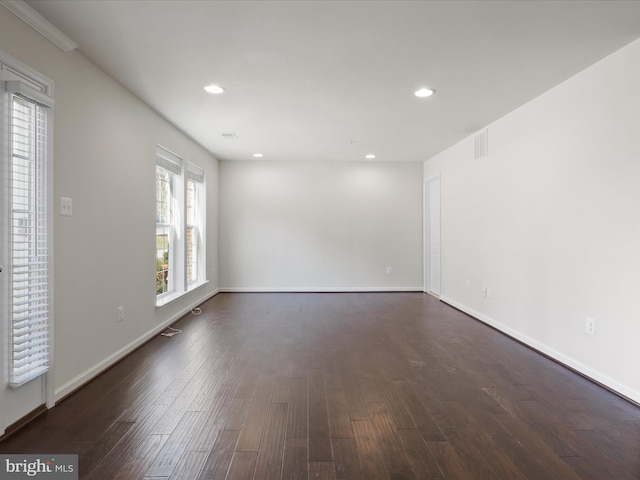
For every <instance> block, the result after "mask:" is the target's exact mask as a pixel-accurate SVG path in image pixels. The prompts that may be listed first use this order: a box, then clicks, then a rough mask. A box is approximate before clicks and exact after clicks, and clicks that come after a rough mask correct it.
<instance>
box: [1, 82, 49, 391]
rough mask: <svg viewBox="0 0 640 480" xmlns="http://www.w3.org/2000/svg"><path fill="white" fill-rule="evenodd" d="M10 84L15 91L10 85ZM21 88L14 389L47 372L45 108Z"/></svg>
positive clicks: (16, 110) (14, 96) (16, 100)
mask: <svg viewBox="0 0 640 480" xmlns="http://www.w3.org/2000/svg"><path fill="white" fill-rule="evenodd" d="M11 84H13V85H11ZM20 85H21V84H20V83H19V82H7V91H9V93H10V135H11V136H10V138H11V140H10V177H11V178H10V192H9V203H10V215H11V219H10V231H9V236H10V239H9V246H10V262H11V270H10V280H9V288H10V295H11V300H10V302H11V305H10V362H9V368H10V371H9V384H10V386H12V387H18V386H20V385H23V384H25V383H27V382H28V381H30V380H32V379H34V378H36V377H37V376H39V375H42V374H43V373H45V372H46V371H47V370H48V369H49V358H50V354H49V348H50V340H49V328H50V308H49V306H50V298H49V294H50V287H49V283H50V275H49V254H50V252H49V225H48V209H49V205H48V195H49V192H48V179H47V169H48V166H47V111H46V110H47V108H46V106H44V105H42V104H41V103H38V102H37V101H34V100H32V99H30V98H27V97H26V96H23V95H26V94H28V93H29V92H28V90H25V89H20V88H19V87H20Z"/></svg>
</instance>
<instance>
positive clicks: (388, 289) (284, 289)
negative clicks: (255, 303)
mask: <svg viewBox="0 0 640 480" xmlns="http://www.w3.org/2000/svg"><path fill="white" fill-rule="evenodd" d="M422 291H423V287H422V286H420V287H357V288H352V287H348V288H347V287H335V288H333V287H277V288H261V287H256V288H252V287H227V288H221V289H220V292H227V293H342V292H344V293H359V292H422Z"/></svg>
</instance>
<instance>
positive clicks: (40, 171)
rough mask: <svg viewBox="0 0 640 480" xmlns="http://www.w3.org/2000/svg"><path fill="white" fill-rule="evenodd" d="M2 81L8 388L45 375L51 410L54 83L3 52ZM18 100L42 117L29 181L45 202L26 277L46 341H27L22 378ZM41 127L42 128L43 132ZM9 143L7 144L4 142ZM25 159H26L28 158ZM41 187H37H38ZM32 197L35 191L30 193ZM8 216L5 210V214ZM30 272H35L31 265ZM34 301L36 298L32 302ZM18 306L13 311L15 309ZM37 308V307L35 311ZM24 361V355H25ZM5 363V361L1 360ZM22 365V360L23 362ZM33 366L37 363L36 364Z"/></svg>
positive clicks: (40, 209) (0, 123)
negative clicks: (17, 278)
mask: <svg viewBox="0 0 640 480" xmlns="http://www.w3.org/2000/svg"><path fill="white" fill-rule="evenodd" d="M0 82H2V85H3V87H4V88H0V95H1V100H0V112H1V116H2V119H1V120H0V127H2V128H1V129H2V132H3V143H4V144H5V147H4V148H3V149H2V151H0V155H2V157H3V160H2V162H1V163H2V165H3V169H4V168H6V169H7V170H6V171H5V170H3V173H2V175H1V176H2V177H3V178H5V179H6V180H3V181H6V182H7V183H6V184H5V187H6V190H5V192H6V193H5V195H4V197H3V199H2V202H0V203H2V205H3V208H6V212H7V213H8V214H9V215H8V217H9V218H6V219H5V220H3V221H2V222H0V235H2V236H3V238H6V239H7V240H8V242H7V243H8V244H7V245H5V247H4V249H3V252H2V253H3V257H6V258H7V259H8V261H9V265H6V267H7V268H6V269H5V272H4V273H3V275H5V278H4V279H3V282H4V285H5V289H4V295H6V297H3V298H2V302H0V303H2V304H4V305H6V307H3V308H7V310H6V311H5V313H7V314H8V315H9V317H8V318H7V325H0V328H3V329H4V328H7V329H9V331H8V332H7V347H8V349H9V350H8V352H7V355H8V356H9V357H8V362H9V363H8V364H7V368H8V372H7V377H6V378H7V385H8V386H10V387H11V388H14V389H17V388H19V387H21V386H22V385H25V384H27V383H29V382H31V381H32V380H35V379H36V378H40V377H42V378H43V379H44V383H43V386H44V392H43V393H44V400H45V402H46V405H47V406H48V407H52V406H53V405H54V402H55V392H54V384H53V381H52V378H53V377H52V376H53V370H54V348H53V346H54V342H53V332H54V307H53V300H54V297H53V279H54V273H53V252H54V244H53V226H54V222H53V208H54V201H53V171H54V168H53V123H54V122H53V120H54V114H53V107H54V99H53V80H51V79H50V78H48V77H46V76H44V75H41V74H40V73H38V72H37V71H35V70H33V69H31V68H30V67H28V66H27V65H25V64H23V63H22V62H20V61H18V60H16V59H14V58H13V57H11V56H9V55H7V54H5V53H4V52H0ZM14 97H17V98H20V99H22V100H21V101H24V102H26V103H29V104H30V105H32V106H33V107H34V111H35V112H36V115H37V116H40V119H39V120H38V119H37V118H36V119H34V122H35V124H34V125H35V128H36V130H37V134H35V133H34V136H37V135H40V136H42V137H43V138H42V139H41V140H38V139H37V138H34V139H33V141H34V147H35V148H37V149H38V153H37V154H35V155H34V156H33V158H32V159H30V160H29V161H32V162H34V163H33V167H32V168H33V169H34V170H32V172H36V174H35V177H34V179H33V180H32V181H31V182H30V188H32V189H34V191H36V190H37V191H36V196H35V197H33V198H34V199H36V198H37V201H38V202H41V204H40V206H39V207H36V208H35V209H34V212H35V214H36V215H37V217H38V218H39V220H37V221H36V226H35V227H33V226H32V227H29V228H34V229H35V230H34V231H35V233H32V234H31V235H30V239H29V240H28V241H29V242H33V243H35V244H36V247H35V250H38V252H39V253H36V254H35V257H33V255H34V254H33V250H32V252H31V255H32V258H34V259H35V260H36V261H37V262H38V264H39V265H40V269H39V271H38V272H30V273H28V274H27V275H28V276H29V277H30V278H31V280H29V282H31V281H35V280H34V277H32V275H34V274H35V275H36V276H37V277H38V282H39V284H40V285H41V287H40V288H39V295H40V297H39V298H38V299H36V298H35V295H32V293H33V292H34V290H31V288H30V290H29V298H30V300H28V301H29V303H30V304H31V302H35V303H39V304H40V307H39V308H40V319H41V320H40V321H39V323H40V324H41V326H40V327H39V328H40V331H39V334H41V335H42V336H44V341H42V339H40V340H39V341H37V342H35V343H32V342H31V341H29V342H28V344H27V345H26V347H27V349H28V350H29V351H31V352H32V354H36V355H35V356H34V357H33V361H32V360H31V359H30V360H28V361H26V368H23V369H22V370H27V372H28V373H27V374H20V372H19V368H18V365H19V364H20V363H19V362H17V361H16V359H15V357H14V353H16V352H15V351H14V349H16V348H22V346H24V345H21V346H18V343H19V342H18V343H16V342H17V340H16V338H15V336H14V335H17V333H14V332H13V331H12V329H13V328H15V323H14V322H16V321H17V320H16V316H15V315H16V314H15V313H14V312H15V310H13V309H14V308H15V305H14V295H15V292H14V291H13V289H14V287H15V285H14V269H13V266H14V260H15V258H16V257H15V256H14V254H13V253H12V252H13V250H12V247H11V244H12V243H13V242H14V241H15V240H16V238H15V236H14V233H15V232H14V223H13V222H14V220H15V218H14V213H13V212H14V205H13V196H14V193H13V188H14V184H13V181H14V180H13V178H14V170H13V169H14V158H15V157H14V156H15V155H16V152H15V150H14V143H13V142H14V139H13V134H14V125H15V124H14V117H13V111H14V100H13V98H14ZM38 122H42V125H43V126H41V127H38V126H37V123H38ZM40 128H41V130H40ZM4 140H6V141H4ZM25 160H26V159H25ZM36 184H37V186H36ZM32 194H33V192H32ZM3 216H4V211H3ZM42 251H45V253H43V254H41V253H40V252H42ZM29 270H32V268H31V265H30V268H29ZM31 297H34V298H31ZM11 305H14V307H11ZM34 308H35V307H34ZM28 315H29V320H28V324H29V331H30V332H31V333H30V335H29V337H30V338H34V334H33V331H32V327H33V326H34V325H35V324H36V323H38V321H36V320H34V319H32V315H33V310H30V313H29V314H28ZM36 350H39V351H40V352H41V353H42V352H43V351H45V352H46V353H44V356H43V355H40V358H39V359H37V358H36V357H37V356H38V355H37V353H38V352H37V351H36ZM23 359H24V356H23ZM37 362H41V364H40V365H38V366H36V365H35V363H37ZM0 363H2V362H0ZM23 363H24V362H23ZM32 364H33V365H32Z"/></svg>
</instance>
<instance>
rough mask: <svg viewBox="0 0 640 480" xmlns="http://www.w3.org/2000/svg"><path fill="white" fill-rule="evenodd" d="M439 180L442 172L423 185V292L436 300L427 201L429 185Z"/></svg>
mask: <svg viewBox="0 0 640 480" xmlns="http://www.w3.org/2000/svg"><path fill="white" fill-rule="evenodd" d="M435 180H437V181H438V183H439V184H441V181H440V172H438V173H436V174H434V175H431V176H429V177H426V178H425V179H424V182H423V184H422V262H423V266H422V282H423V288H422V291H423V292H424V293H428V294H429V295H432V296H434V297H436V298H438V295H436V294H435V293H433V292H431V289H430V282H429V279H430V273H431V272H430V268H431V265H430V254H429V253H430V228H429V222H430V218H429V209H428V208H427V199H428V198H429V185H430V183H431V182H433V181H435ZM440 187H441V190H440V199H441V200H442V186H441V185H440ZM439 208H440V211H442V201H441V202H440V205H439ZM440 226H441V228H440V292H442V214H441V215H440Z"/></svg>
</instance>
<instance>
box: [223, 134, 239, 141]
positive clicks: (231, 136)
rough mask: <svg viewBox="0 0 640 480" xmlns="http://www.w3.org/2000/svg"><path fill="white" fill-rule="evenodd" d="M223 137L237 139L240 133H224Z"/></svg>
mask: <svg viewBox="0 0 640 480" xmlns="http://www.w3.org/2000/svg"><path fill="white" fill-rule="evenodd" d="M222 137H223V138H226V139H227V140H237V139H238V135H236V134H235V133H223V134H222Z"/></svg>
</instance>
